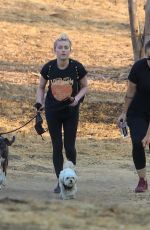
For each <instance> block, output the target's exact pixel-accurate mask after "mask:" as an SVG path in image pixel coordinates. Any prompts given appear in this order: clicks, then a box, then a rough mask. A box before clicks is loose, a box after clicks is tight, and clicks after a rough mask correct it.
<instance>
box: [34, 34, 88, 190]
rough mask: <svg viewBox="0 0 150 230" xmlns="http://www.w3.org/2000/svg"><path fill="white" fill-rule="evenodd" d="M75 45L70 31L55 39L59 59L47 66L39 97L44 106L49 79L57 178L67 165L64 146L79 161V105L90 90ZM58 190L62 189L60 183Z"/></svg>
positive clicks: (38, 105)
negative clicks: (73, 53)
mask: <svg viewBox="0 0 150 230" xmlns="http://www.w3.org/2000/svg"><path fill="white" fill-rule="evenodd" d="M71 45H72V44H71V41H70V39H69V38H68V36H67V35H66V34H62V35H61V36H60V37H59V38H58V39H56V41H55V42H54V51H55V54H56V59H54V60H50V61H49V62H48V63H46V64H45V65H44V66H43V68H42V70H41V78H40V84H39V87H38V90H37V97H36V108H37V110H40V109H41V108H42V107H43V106H44V92H45V87H46V84H47V83H48V91H47V95H46V99H45V114H46V120H47V124H48V129H49V133H50V136H51V141H52V146H53V164H54V168H55V173H56V176H57V178H58V177H59V174H60V171H61V170H62V169H63V160H64V158H63V153H62V151H63V146H64V149H65V153H66V157H67V159H68V160H70V161H72V162H73V163H74V164H76V148H75V141H76V133H77V126H78V120H79V107H80V102H81V101H82V100H83V98H84V96H85V94H86V93H87V71H86V70H85V68H84V67H83V65H82V64H81V63H80V62H78V61H76V60H73V59H71V58H70V54H71ZM62 129H63V131H64V138H62ZM63 139H64V141H63ZM54 192H55V193H59V192H60V188H59V184H57V186H56V188H55V189H54Z"/></svg>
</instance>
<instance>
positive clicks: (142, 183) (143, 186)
mask: <svg viewBox="0 0 150 230" xmlns="http://www.w3.org/2000/svg"><path fill="white" fill-rule="evenodd" d="M146 190H148V183H147V181H146V180H144V178H140V179H139V183H138V185H137V187H136V188H135V193H140V192H145V191H146Z"/></svg>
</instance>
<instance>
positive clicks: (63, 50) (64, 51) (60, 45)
mask: <svg viewBox="0 0 150 230" xmlns="http://www.w3.org/2000/svg"><path fill="white" fill-rule="evenodd" d="M55 53H56V56H57V58H59V59H60V60H66V59H68V58H69V56H70V53H71V47H70V43H69V41H57V44H56V47H55Z"/></svg>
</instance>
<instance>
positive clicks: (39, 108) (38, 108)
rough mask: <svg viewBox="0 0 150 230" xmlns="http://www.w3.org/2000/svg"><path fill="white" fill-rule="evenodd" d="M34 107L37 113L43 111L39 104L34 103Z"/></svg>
mask: <svg viewBox="0 0 150 230" xmlns="http://www.w3.org/2000/svg"><path fill="white" fill-rule="evenodd" d="M34 107H35V108H36V110H37V112H39V111H42V110H43V109H44V106H43V105H42V104H41V103H39V102H36V103H35V105H34Z"/></svg>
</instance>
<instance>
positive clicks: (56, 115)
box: [45, 106, 79, 178]
mask: <svg viewBox="0 0 150 230" xmlns="http://www.w3.org/2000/svg"><path fill="white" fill-rule="evenodd" d="M45 113H46V120H47V124H48V129H49V133H50V136H51V140H52V146H53V164H54V168H55V172H56V176H57V178H58V177H59V173H60V171H61V170H62V169H63V161H64V158H63V138H62V128H63V131H64V148H65V153H66V158H67V159H68V160H70V161H72V162H73V163H74V164H76V148H75V141H76V133H77V126H78V120H79V106H76V107H69V106H68V107H66V108H64V109H62V110H59V111H51V110H50V109H49V108H48V107H45Z"/></svg>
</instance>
